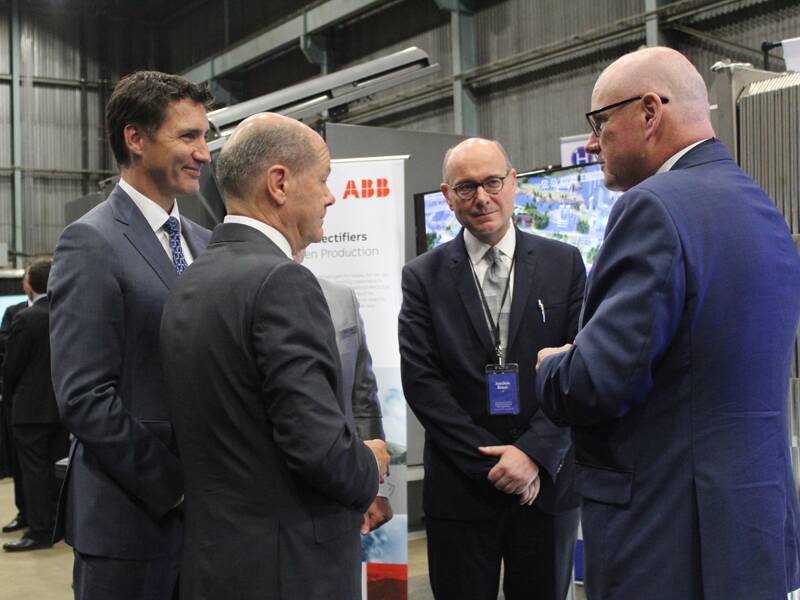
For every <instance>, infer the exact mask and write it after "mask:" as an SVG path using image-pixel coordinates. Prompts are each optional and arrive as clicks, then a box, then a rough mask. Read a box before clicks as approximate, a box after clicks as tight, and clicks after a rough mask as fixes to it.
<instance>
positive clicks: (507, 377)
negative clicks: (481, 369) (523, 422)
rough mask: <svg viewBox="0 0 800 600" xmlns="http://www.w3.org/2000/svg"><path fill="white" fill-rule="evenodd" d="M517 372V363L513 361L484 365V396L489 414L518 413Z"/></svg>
mask: <svg viewBox="0 0 800 600" xmlns="http://www.w3.org/2000/svg"><path fill="white" fill-rule="evenodd" d="M518 374H519V365H517V364H514V363H507V364H505V365H486V392H487V393H486V396H487V399H488V401H489V414H490V415H492V416H494V415H518V414H519V386H518V385H517V381H518V377H517V376H518Z"/></svg>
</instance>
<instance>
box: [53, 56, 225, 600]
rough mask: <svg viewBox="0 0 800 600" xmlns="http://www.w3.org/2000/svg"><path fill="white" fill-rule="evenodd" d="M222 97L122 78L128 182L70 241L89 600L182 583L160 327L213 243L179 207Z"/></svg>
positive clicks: (69, 349)
mask: <svg viewBox="0 0 800 600" xmlns="http://www.w3.org/2000/svg"><path fill="white" fill-rule="evenodd" d="M210 101H211V97H210V94H209V93H208V91H207V90H206V89H205V88H201V87H199V86H197V85H195V84H193V83H191V82H190V81H188V80H186V79H183V78H182V77H177V76H174V75H166V74H164V73H158V72H153V71H143V72H138V73H134V74H132V75H129V76H127V77H124V78H123V79H121V80H120V81H119V83H118V84H117V86H116V87H115V89H114V92H113V93H112V95H111V98H110V100H109V103H108V106H107V108H106V120H107V122H108V129H109V135H110V141H111V147H112V150H113V151H114V156H115V158H116V160H117V162H118V164H119V166H120V171H121V179H120V182H119V185H117V187H116V188H114V190H113V191H112V192H111V195H110V196H109V198H108V199H107V200H106V201H105V202H103V203H101V204H100V205H99V206H97V207H96V208H94V209H93V210H91V211H90V212H89V213H87V214H86V215H85V216H83V217H82V218H81V219H79V220H78V221H76V222H75V223H73V224H71V225H70V226H68V227H67V228H66V229H65V230H64V232H63V233H62V234H61V238H60V239H59V241H58V246H57V247H56V251H55V258H54V262H53V270H52V273H51V276H50V290H49V291H50V337H51V344H52V352H53V359H52V363H53V383H54V385H55V392H56V400H57V402H58V405H59V409H60V412H61V416H62V418H63V419H64V422H65V424H66V425H67V428H68V429H69V430H70V431H71V432H72V433H73V434H74V436H75V441H74V443H73V444H72V447H71V449H70V462H69V467H68V471H67V476H66V480H65V484H64V488H63V490H62V501H63V503H64V504H65V506H64V507H63V509H61V510H60V515H61V517H60V519H59V521H60V522H62V521H63V524H64V526H65V529H66V539H67V542H68V543H69V544H70V545H72V547H73V548H74V550H75V566H74V587H75V597H76V598H80V599H82V600H93V599H95V598H97V599H102V600H107V599H108V598H112V597H113V598H117V599H121V598H131V599H142V598H148V599H152V600H162V599H169V598H171V597H172V595H173V591H174V589H175V587H176V581H177V577H178V565H179V556H180V548H181V537H182V536H181V533H182V531H181V530H182V523H181V521H182V518H181V514H180V510H179V509H178V508H177V507H178V505H179V504H180V502H181V498H182V494H183V481H182V476H181V468H180V463H179V461H178V456H177V451H176V448H175V444H174V440H173V435H172V427H171V425H170V422H169V415H168V412H167V406H166V403H165V391H164V378H165V376H163V375H162V371H161V361H160V357H159V354H158V328H159V325H160V322H161V309H162V307H163V304H164V301H165V300H166V297H167V292H168V291H169V288H170V287H172V285H173V284H174V283H175V281H176V280H177V279H178V275H179V273H180V272H182V271H183V270H184V269H185V268H186V266H187V264H190V263H191V262H192V259H193V258H194V257H197V256H198V255H199V254H200V253H201V252H202V251H203V250H204V248H205V246H206V243H207V242H208V239H209V237H210V233H209V232H208V231H207V230H205V229H203V228H201V227H200V226H198V225H197V224H195V223H192V222H191V221H189V220H188V219H185V218H183V217H181V216H180V214H179V212H178V204H177V202H176V200H175V197H176V196H178V195H185V194H191V193H193V192H196V191H197V190H198V179H199V177H200V170H201V169H202V168H203V166H204V165H206V164H207V163H208V162H209V161H210V156H209V153H208V147H207V146H206V142H205V134H206V131H207V129H208V120H207V118H206V107H207V106H208V104H209V103H210ZM173 375H174V374H173V373H166V377H167V378H169V377H172V376H173Z"/></svg>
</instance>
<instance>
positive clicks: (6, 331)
mask: <svg viewBox="0 0 800 600" xmlns="http://www.w3.org/2000/svg"><path fill="white" fill-rule="evenodd" d="M26 308H28V301H27V300H25V301H23V302H20V303H19V304H12V305H11V306H9V307H8V308H7V309H6V311H5V312H4V313H3V321H2V323H0V360H1V359H2V357H3V356H4V355H5V353H6V344H7V343H8V336H9V335H10V334H11V324H12V323H13V322H14V317H15V316H17V313H18V312H19V311H21V310H24V309H26Z"/></svg>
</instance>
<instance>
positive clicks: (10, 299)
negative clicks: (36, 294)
mask: <svg viewBox="0 0 800 600" xmlns="http://www.w3.org/2000/svg"><path fill="white" fill-rule="evenodd" d="M27 299H28V297H27V296H26V295H24V294H20V295H18V296H0V319H2V318H3V315H4V314H6V309H7V308H8V307H9V306H14V305H15V304H19V303H20V302H24V301H26V300H27Z"/></svg>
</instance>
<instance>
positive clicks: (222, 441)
mask: <svg viewBox="0 0 800 600" xmlns="http://www.w3.org/2000/svg"><path fill="white" fill-rule="evenodd" d="M329 173H330V158H329V155H328V149H327V147H326V145H325V142H323V141H322V138H320V137H319V135H317V134H316V133H315V132H314V131H312V130H311V129H309V128H308V127H306V126H305V125H302V124H301V123H299V122H297V121H294V120H292V119H289V118H286V117H282V116H279V115H275V114H266V113H264V114H259V115H256V116H254V117H251V118H249V119H247V120H245V121H244V122H243V123H242V124H241V125H240V126H239V127H238V129H237V130H236V132H235V133H234V134H233V136H232V137H231V139H230V140H228V142H227V144H226V145H225V147H224V148H223V150H222V152H221V153H220V157H219V159H218V161H217V167H216V175H217V181H218V182H219V184H220V186H221V188H222V192H223V195H224V199H225V205H226V208H227V211H228V216H226V217H225V222H224V223H223V224H221V225H219V226H217V227H216V229H215V230H214V232H213V235H212V237H211V242H210V244H209V246H208V250H207V252H206V253H205V254H204V255H202V256H201V257H200V258H199V259H197V260H196V261H195V262H194V263H193V264H192V266H191V268H189V269H188V270H187V271H186V272H185V273H184V274H183V275H182V276H181V278H180V279H179V280H178V284H177V285H176V286H175V287H174V288H173V290H172V293H171V294H170V296H169V299H168V300H167V304H166V307H165V309H164V316H163V319H162V324H161V349H162V357H163V364H164V372H165V373H166V374H167V376H166V381H167V389H168V394H167V397H168V403H169V407H170V412H171V415H172V419H173V425H174V429H175V435H176V439H177V443H178V449H179V451H180V456H181V461H182V463H183V472H184V482H185V497H186V500H185V515H186V535H185V540H184V542H185V543H184V553H183V560H182V570H181V598H182V599H183V600H219V599H220V598H230V597H235V598H237V599H240V600H249V599H252V600H267V599H270V600H272V599H274V600H298V599H301V598H303V599H306V598H307V599H312V598H313V599H314V600H360V598H361V582H360V563H361V545H360V544H361V542H360V534H359V530H360V528H361V525H362V522H363V513H364V512H366V511H367V509H368V508H369V506H370V504H371V503H372V501H373V500H374V498H375V495H376V493H377V491H378V483H379V480H380V479H381V477H382V476H383V475H384V474H385V473H386V467H387V464H388V459H389V457H388V454H387V452H386V446H385V443H384V442H383V441H381V440H371V441H367V442H362V441H361V440H359V438H358V437H357V435H356V433H355V426H354V424H353V422H352V419H348V418H347V417H346V416H345V414H346V408H345V403H344V399H343V398H342V392H341V389H342V385H341V381H340V377H341V375H340V371H341V369H340V366H339V356H338V352H337V347H336V338H335V334H334V330H333V325H332V323H331V317H330V314H329V312H328V307H327V304H326V302H325V298H324V296H323V295H322V291H321V290H320V287H319V284H318V283H317V280H316V278H315V277H314V276H313V275H312V274H311V272H310V271H308V270H307V269H306V268H305V267H302V266H301V265H298V264H295V263H294V262H293V261H292V254H293V253H296V252H298V251H300V250H301V249H302V248H305V247H306V246H307V245H308V244H309V243H311V242H315V241H319V240H320V239H321V238H322V226H323V219H324V217H325V211H326V209H327V207H328V206H330V205H332V204H333V202H334V198H333V196H332V195H331V193H330V191H329V190H328V187H327V185H326V179H327V177H328V174H329Z"/></svg>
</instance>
